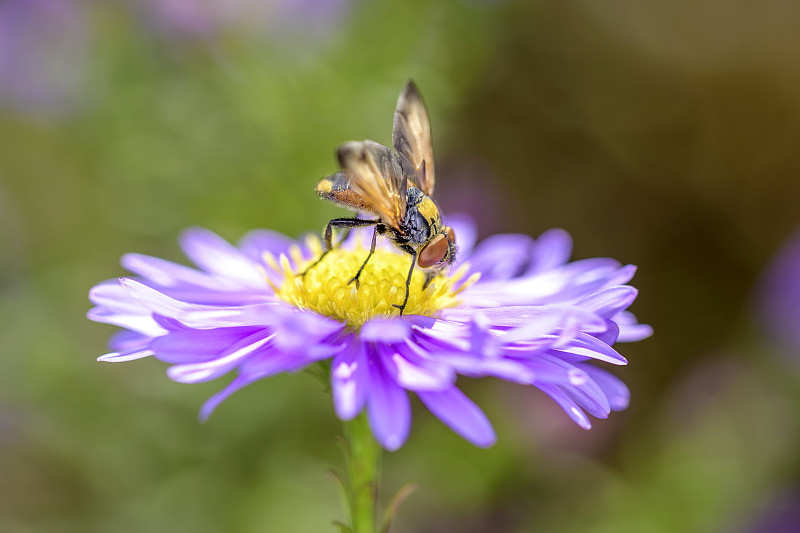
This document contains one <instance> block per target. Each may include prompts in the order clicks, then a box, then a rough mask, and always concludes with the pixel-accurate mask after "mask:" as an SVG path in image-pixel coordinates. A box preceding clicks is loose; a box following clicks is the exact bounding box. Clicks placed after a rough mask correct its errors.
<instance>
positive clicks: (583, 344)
mask: <svg viewBox="0 0 800 533" xmlns="http://www.w3.org/2000/svg"><path fill="white" fill-rule="evenodd" d="M449 223H450V224H451V225H452V226H453V227H454V229H455V230H456V234H457V235H459V239H460V241H459V254H460V255H459V260H458V261H457V263H456V264H455V265H454V266H453V268H452V269H451V271H450V272H444V273H441V274H440V275H439V276H438V277H436V278H435V279H434V280H433V282H432V283H431V284H430V285H429V286H427V287H424V276H423V275H422V274H421V273H419V272H415V273H414V276H413V277H412V280H411V286H410V293H409V300H408V305H407V307H406V309H405V314H404V315H403V316H398V314H399V312H398V309H397V308H395V307H393V305H392V304H394V303H399V302H401V301H402V299H403V296H404V290H405V289H404V286H405V278H406V275H407V272H408V267H409V265H410V263H409V261H410V256H409V255H408V254H405V253H402V252H400V251H398V250H396V249H395V248H394V247H393V246H391V244H390V243H388V242H387V241H384V242H382V243H380V245H379V247H378V250H377V251H376V253H375V255H374V256H373V258H372V259H371V260H370V263H369V264H368V266H367V267H366V269H365V270H364V272H363V274H362V276H361V278H360V285H359V287H358V288H356V287H355V286H354V285H352V284H348V281H349V280H350V279H351V278H352V277H353V274H354V273H355V271H356V270H357V269H358V266H360V264H361V263H362V262H363V260H364V257H365V256H366V253H367V250H366V249H365V243H364V242H363V240H361V238H360V237H358V236H356V237H354V238H351V239H349V240H348V241H347V242H346V243H344V244H343V245H341V246H339V247H337V248H336V249H335V250H334V251H333V252H331V253H329V254H328V255H327V256H326V257H325V259H324V260H323V261H322V262H321V263H320V264H319V265H317V266H315V267H314V268H313V269H311V270H310V271H309V272H308V274H307V275H305V276H298V275H297V274H298V273H301V272H303V271H304V270H305V268H306V267H307V266H308V265H309V264H310V263H311V262H312V261H314V260H315V259H316V258H317V257H318V256H319V254H320V252H321V244H320V241H319V239H316V238H308V239H306V240H305V242H303V243H302V244H301V243H296V242H293V241H292V240H290V239H288V238H286V237H284V236H282V235H279V234H277V233H274V232H270V231H266V230H258V231H255V232H251V233H249V234H248V235H246V236H245V237H244V239H243V240H242V241H241V242H240V244H239V246H237V247H234V246H232V245H230V244H229V243H227V242H226V241H224V240H223V239H221V238H220V237H218V236H217V235H215V234H213V233H211V232H209V231H207V230H203V229H190V230H188V231H186V232H185V233H184V234H183V236H182V237H181V247H182V248H183V250H184V252H185V254H186V255H187V256H188V257H189V259H191V260H192V261H193V262H194V263H195V265H197V267H198V268H197V269H194V268H189V267H186V266H182V265H179V264H176V263H172V262H169V261H165V260H162V259H157V258H154V257H149V256H144V255H138V254H129V255H126V256H124V257H123V259H122V264H123V266H124V267H125V268H127V269H128V270H130V271H131V272H133V273H134V274H136V277H132V278H122V279H120V280H113V281H108V282H105V283H101V284H100V285H97V286H96V287H94V288H93V289H92V290H91V292H90V299H91V300H92V301H93V302H94V303H95V305H96V307H95V308H93V309H92V310H90V311H89V318H91V319H92V320H95V321H98V322H107V323H110V324H115V325H117V326H121V327H123V328H125V331H123V332H121V333H119V334H117V335H116V336H115V337H113V338H112V340H111V348H112V350H113V352H112V353H109V354H106V355H104V356H102V357H100V360H101V361H129V360H132V359H138V358H142V357H148V356H154V357H156V358H158V359H160V360H162V361H164V362H166V363H169V364H170V365H171V366H170V367H169V369H168V370H167V373H168V375H169V377H170V378H172V379H173V380H175V381H179V382H183V383H197V382H202V381H208V380H212V379H216V378H218V377H221V376H223V375H224V374H227V373H229V372H232V371H235V372H236V374H237V376H236V377H235V378H234V379H233V380H232V381H231V382H230V384H229V385H228V386H227V387H225V388H224V389H223V390H222V391H220V392H219V393H217V394H216V395H214V396H213V397H211V398H210V399H209V400H208V401H207V402H206V404H205V405H204V406H203V408H202V409H201V415H200V416H201V418H203V419H205V418H207V417H208V416H209V415H210V414H211V412H212V411H213V410H214V409H215V408H216V407H217V406H218V405H219V404H220V402H222V401H223V400H224V399H226V398H227V397H228V396H230V395H231V394H232V393H233V392H235V391H236V390H238V389H240V388H242V387H244V386H246V385H248V384H250V383H252V382H254V381H257V380H259V379H262V378H265V377H268V376H270V375H273V374H276V373H280V372H293V371H297V370H300V369H302V368H305V367H307V366H309V365H312V364H314V363H316V362H320V361H328V362H329V364H330V380H331V387H332V391H333V401H334V407H335V410H336V414H337V415H338V416H339V418H341V419H343V420H349V419H351V418H353V417H355V416H356V415H358V414H359V413H360V412H361V411H363V410H365V409H366V412H367V416H368V419H369V423H370V426H371V428H372V431H373V433H374V435H375V437H376V439H377V440H378V442H380V444H381V445H382V446H383V447H384V448H386V449H389V450H395V449H397V448H399V447H400V446H402V444H403V443H404V442H405V440H406V438H407V436H408V433H409V429H410V425H411V406H410V402H409V395H408V393H409V392H413V393H414V394H416V395H417V396H418V397H419V399H420V400H421V401H422V403H423V404H424V405H425V406H426V407H427V408H428V409H429V410H430V411H431V412H432V413H433V414H434V415H436V416H437V417H438V418H439V419H440V420H442V421H443V422H444V423H445V424H447V425H448V426H450V427H451V428H452V429H453V430H454V431H455V432H456V433H458V434H459V435H461V436H462V437H464V438H465V439H467V440H469V441H470V442H472V443H474V444H475V445H478V446H489V445H491V444H493V443H494V441H495V435H494V431H493V429H492V427H491V424H490V423H489V421H488V419H487V418H486V416H485V415H484V414H483V412H482V411H481V410H480V408H479V407H478V406H477V405H475V404H474V403H473V402H472V401H471V400H470V399H469V398H467V396H466V395H464V393H463V392H461V391H460V390H459V388H458V387H457V386H456V379H457V377H458V375H463V376H469V377H486V376H494V377H498V378H501V379H505V380H508V381H513V382H516V383H523V384H529V385H533V386H536V387H538V388H539V389H541V390H542V391H544V392H545V393H547V394H548V395H550V396H551V397H552V398H553V399H554V400H555V401H556V402H557V403H558V404H559V405H561V407H562V408H563V409H564V410H565V411H566V412H567V413H568V414H569V416H570V417H572V419H573V420H574V421H575V422H576V423H578V425H580V426H581V427H583V428H587V429H588V428H589V427H591V423H590V421H589V418H588V416H587V415H586V413H587V412H588V413H589V414H591V415H592V416H595V417H598V418H606V417H607V416H608V414H609V412H610V411H617V410H621V409H624V408H625V407H627V404H628V396H629V394H628V390H627V388H626V387H625V385H624V384H623V383H622V382H621V381H619V380H618V379H617V378H615V377H613V376H612V375H611V374H609V373H607V372H606V371H605V370H602V369H600V368H598V367H596V366H594V363H595V362H597V361H600V362H604V363H610V364H615V365H620V364H625V363H626V361H625V359H624V358H623V357H622V356H621V355H620V354H619V353H617V351H616V350H614V348H612V345H613V344H614V343H615V342H618V341H633V340H639V339H642V338H644V337H647V336H648V335H649V334H650V333H651V330H650V328H649V326H645V325H640V324H638V323H637V322H636V319H635V318H634V317H633V315H631V314H630V313H628V312H627V311H626V309H627V307H628V306H629V305H630V304H631V302H633V300H634V298H635V297H636V290H635V289H634V288H633V287H631V286H629V285H626V283H627V282H628V281H629V280H630V279H631V277H632V276H633V273H634V271H635V268H634V267H632V266H622V265H620V264H619V263H618V262H617V261H615V260H612V259H588V260H583V261H576V262H568V259H569V255H570V251H571V241H570V238H569V236H568V234H567V233H566V232H564V231H561V230H552V231H548V232H547V233H545V234H543V235H542V236H540V237H539V238H538V239H536V240H534V239H532V238H530V237H527V236H524V235H495V236H494V237H491V238H489V239H487V240H485V241H483V242H482V243H480V244H479V245H477V246H475V247H473V245H474V241H475V237H474V236H475V228H474V226H473V224H472V222H471V221H470V220H468V219H466V218H462V217H456V218H454V219H451V220H449Z"/></svg>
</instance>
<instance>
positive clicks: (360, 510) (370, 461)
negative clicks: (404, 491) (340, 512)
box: [344, 413, 381, 533]
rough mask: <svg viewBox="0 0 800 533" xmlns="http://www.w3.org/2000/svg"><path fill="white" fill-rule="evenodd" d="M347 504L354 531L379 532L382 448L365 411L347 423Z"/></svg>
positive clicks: (345, 430) (345, 432)
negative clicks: (379, 474)
mask: <svg viewBox="0 0 800 533" xmlns="http://www.w3.org/2000/svg"><path fill="white" fill-rule="evenodd" d="M344 436H345V440H346V441H347V445H348V446H347V450H346V461H347V465H346V469H347V498H348V500H349V501H348V502H347V506H348V509H349V511H350V529H351V531H352V533H375V531H376V514H377V504H378V472H379V462H380V455H381V448H380V446H379V445H378V443H377V442H375V439H374V438H373V437H372V432H371V431H370V429H369V423H368V421H367V417H366V415H365V414H364V413H362V414H360V415H359V416H357V417H356V418H354V419H353V420H350V421H349V422H345V424H344Z"/></svg>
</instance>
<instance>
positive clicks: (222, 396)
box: [198, 375, 263, 422]
mask: <svg viewBox="0 0 800 533" xmlns="http://www.w3.org/2000/svg"><path fill="white" fill-rule="evenodd" d="M262 377H263V376H256V375H252V376H251V375H248V376H237V377H236V379H234V380H233V381H231V382H230V383H229V384H228V386H227V387H225V388H224V389H222V390H221V391H219V392H218V393H216V394H215V395H214V396H212V397H211V398H209V399H208V400H206V402H205V403H204V404H203V407H202V408H201V409H200V414H199V416H198V418H199V419H200V421H201V422H205V421H206V420H208V417H210V416H211V413H213V412H214V410H215V409H216V408H217V407H218V406H219V404H221V403H222V402H223V401H225V400H226V399H227V398H228V397H229V396H230V395H231V394H233V393H234V392H236V391H238V390H239V389H242V388H244V387H246V386H247V385H250V384H251V383H253V382H255V381H258V380H259V379H261V378H262Z"/></svg>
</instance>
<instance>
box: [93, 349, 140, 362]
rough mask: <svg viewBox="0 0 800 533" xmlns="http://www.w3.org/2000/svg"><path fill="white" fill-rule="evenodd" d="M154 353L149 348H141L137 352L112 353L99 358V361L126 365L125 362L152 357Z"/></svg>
mask: <svg viewBox="0 0 800 533" xmlns="http://www.w3.org/2000/svg"><path fill="white" fill-rule="evenodd" d="M151 355H153V351H152V350H150V349H147V348H139V349H135V350H128V351H124V352H111V353H107V354H105V355H101V356H100V357H98V358H97V360H98V361H101V362H103V363H124V362H125V361H134V360H136V359H142V358H144V357H150V356H151Z"/></svg>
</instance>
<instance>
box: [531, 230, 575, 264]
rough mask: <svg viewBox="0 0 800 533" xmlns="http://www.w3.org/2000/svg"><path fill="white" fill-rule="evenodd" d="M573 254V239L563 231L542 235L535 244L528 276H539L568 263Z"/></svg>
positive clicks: (552, 231)
mask: <svg viewBox="0 0 800 533" xmlns="http://www.w3.org/2000/svg"><path fill="white" fill-rule="evenodd" d="M571 254H572V237H570V235H569V233H567V232H566V231H564V230H563V229H551V230H549V231H546V232H544V233H542V234H541V235H540V236H539V238H538V239H536V242H535V244H534V248H533V257H532V258H531V263H530V265H529V266H528V271H527V272H526V274H537V273H539V272H545V271H547V270H551V269H554V268H556V267H559V266H561V265H563V264H564V263H566V262H567V261H568V260H569V256H570V255H571Z"/></svg>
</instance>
